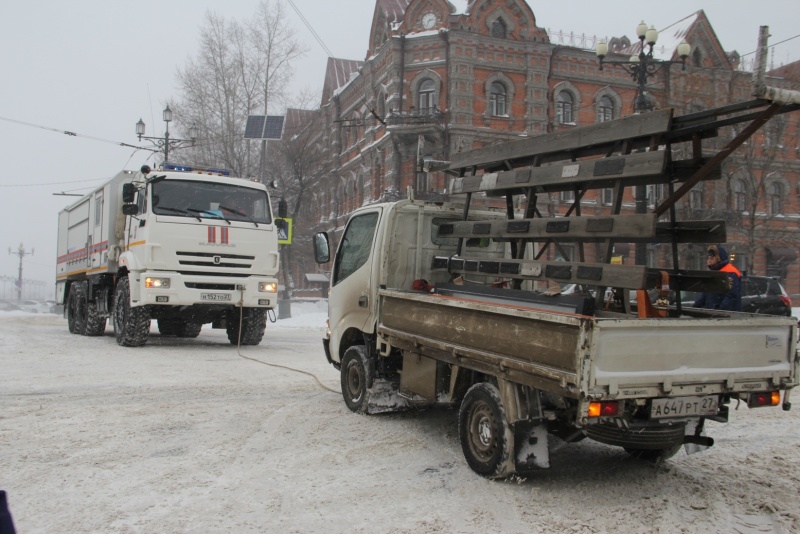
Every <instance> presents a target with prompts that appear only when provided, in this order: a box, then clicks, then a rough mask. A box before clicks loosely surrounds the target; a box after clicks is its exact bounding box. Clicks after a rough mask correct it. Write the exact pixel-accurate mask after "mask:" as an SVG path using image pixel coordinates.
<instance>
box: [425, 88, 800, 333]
mask: <svg viewBox="0 0 800 534" xmlns="http://www.w3.org/2000/svg"><path fill="white" fill-rule="evenodd" d="M797 109H800V104H797V103H780V102H773V101H770V100H765V99H755V100H750V101H747V102H742V103H739V104H733V105H729V106H724V107H720V108H715V109H711V110H706V111H701V112H697V113H692V114H689V115H683V116H679V117H675V116H673V110H672V109H663V110H659V111H654V112H651V113H645V114H641V115H635V116H632V117H626V118H623V119H618V120H613V121H608V122H602V123H598V124H596V125H592V126H586V127H582V128H574V129H571V130H567V131H564V132H559V133H554V134H549V135H544V136H540V137H533V138H529V139H523V140H519V141H515V142H509V143H505V144H502V145H496V146H488V147H485V148H482V149H478V150H473V151H470V152H468V153H465V154H463V155H456V156H455V157H454V158H453V159H452V161H450V163H449V165H448V166H447V167H446V168H445V169H444V170H445V171H446V172H448V173H450V174H452V175H454V176H455V178H454V179H453V180H452V187H451V192H452V193H454V194H459V193H461V194H464V195H466V201H465V207H464V222H459V223H454V224H450V225H442V226H441V227H440V229H439V232H440V235H441V236H443V237H444V236H447V237H453V238H458V239H459V245H458V249H457V252H456V255H454V256H452V257H438V258H436V259H435V260H434V265H433V267H434V268H437V269H447V270H448V271H449V272H450V273H451V275H453V276H458V275H461V276H469V275H482V276H484V277H492V276H494V277H500V278H507V279H510V280H511V281H512V285H513V287H514V288H517V289H519V288H520V287H521V285H522V282H523V281H524V280H553V281H557V282H559V283H574V284H580V285H583V286H587V287H593V288H594V294H595V295H596V297H595V298H596V304H597V307H598V308H599V307H600V305H601V304H602V303H603V299H604V295H605V293H606V288H616V289H620V290H622V291H620V292H619V294H620V295H626V294H627V292H628V291H631V290H632V291H637V293H638V297H642V296H644V293H645V292H646V290H648V289H656V288H657V289H660V290H665V289H666V287H665V286H667V285H668V286H669V289H670V290H674V291H680V290H688V291H711V292H715V291H716V292H724V291H725V290H726V282H727V276H726V274H725V273H720V272H712V271H693V270H686V269H681V268H680V266H679V263H678V248H677V247H678V244H680V243H724V242H725V241H726V226H725V221H724V220H698V221H690V220H683V221H679V220H678V219H677V216H676V210H675V204H676V202H677V201H678V200H679V199H680V198H681V197H683V196H684V195H685V194H686V193H687V192H688V191H689V190H690V189H691V188H692V187H693V186H694V185H696V184H697V183H698V182H700V181H702V180H718V179H719V178H720V177H721V173H720V164H721V163H722V161H723V160H724V159H725V158H726V157H728V156H729V155H730V154H731V153H732V152H733V151H734V150H735V149H736V148H737V147H739V146H740V145H741V144H742V143H744V142H745V141H746V140H747V139H749V138H750V137H751V136H752V135H753V134H754V133H755V132H756V131H757V130H758V129H759V128H760V127H761V126H763V125H764V124H765V123H766V122H767V121H768V120H769V119H770V118H772V117H773V116H775V115H777V114H779V113H787V112H790V111H794V110H797ZM738 124H744V127H743V128H741V130H740V131H739V133H738V134H736V135H735V136H734V137H733V138H732V139H730V140H729V141H728V143H727V144H726V145H725V146H724V148H722V149H721V150H719V151H718V152H716V153H715V154H713V155H711V156H708V155H707V154H704V151H703V146H702V145H703V143H702V141H703V140H704V139H710V138H713V137H717V136H718V135H719V133H720V128H722V127H724V126H732V125H738ZM686 144H688V145H689V147H690V157H688V158H681V157H680V156H679V154H681V153H685V152H686V150H676V148H677V147H678V146H680V147H681V148H683V146H685V145H686ZM655 184H664V185H665V186H666V187H667V188H668V191H669V194H668V196H667V197H666V198H665V199H664V200H663V201H662V202H661V203H660V204H658V205H657V206H655V209H653V211H652V212H650V213H645V214H635V215H622V214H621V213H622V204H623V193H624V190H625V189H626V188H629V187H637V186H646V185H655ZM600 188H612V189H613V201H612V203H611V206H610V214H609V215H604V216H597V215H593V216H582V213H581V200H582V199H583V197H584V195H585V194H586V192H587V191H589V190H593V189H600ZM564 191H569V192H572V194H573V197H574V200H573V202H572V204H571V205H570V206H569V208H568V210H567V211H566V213H565V214H564V215H563V216H562V217H543V215H542V213H541V211H540V209H539V207H538V206H537V199H538V196H537V195H538V194H539V193H560V192H564ZM477 193H484V194H485V195H486V196H487V197H504V198H505V203H506V207H507V213H508V220H507V221H496V222H491V223H489V222H468V221H467V218H468V215H469V210H470V205H471V204H472V202H473V195H475V194H477ZM515 195H524V196H525V197H526V199H527V206H526V208H525V213H524V216H523V218H515V213H514V199H513V197H514V196H515ZM470 238H478V239H480V238H492V239H495V240H506V241H508V242H510V245H511V254H512V256H513V258H514V259H513V260H501V261H500V260H498V261H495V260H487V259H481V258H470V257H465V256H462V250H463V243H464V240H465V239H470ZM533 242H536V243H541V246H540V247H539V248H538V250H537V251H536V252H535V254H534V255H533V259H526V253H525V251H526V245H527V243H533ZM650 242H658V243H670V244H671V245H672V258H673V262H672V263H673V264H672V266H671V268H667V269H660V268H659V269H655V268H645V267H643V266H640V265H630V266H629V265H612V264H610V260H611V257H612V251H613V246H614V244H615V243H650ZM563 243H576V244H577V261H568V262H563V261H558V262H555V261H544V260H542V259H541V258H542V257H543V256H544V254H545V253H546V252H547V250H548V248H549V247H550V246H551V245H552V246H554V247H555V248H556V249H557V250H558V251H559V252H560V254H561V255H562V257H567V256H568V255H567V254H566V253H565V252H564V249H563V247H562V244H563ZM588 243H602V250H604V253H603V254H601V257H602V258H604V259H605V263H587V262H585V250H584V247H585V245H586V244H588ZM636 300H637V302H639V303H640V305H639V307H638V314H639V316H641V317H648V316H654V314H658V313H664V312H658V311H656V310H654V309H652V308H651V307H650V306H648V305H647V304H648V303H649V299H647V298H646V299H642V298H637V299H636ZM618 302H619V303H620V304H621V305H622V307H623V310H622V311H625V312H630V309H628V307H629V299H628V298H626V297H624V298H620V299H619V300H618ZM643 302H644V303H645V305H644V306H643V305H641V303H643ZM670 313H671V314H673V315H675V314H678V315H679V314H681V313H684V312H683V310H681V304H680V299H677V301H676V309H675V310H672V311H671V312H670Z"/></svg>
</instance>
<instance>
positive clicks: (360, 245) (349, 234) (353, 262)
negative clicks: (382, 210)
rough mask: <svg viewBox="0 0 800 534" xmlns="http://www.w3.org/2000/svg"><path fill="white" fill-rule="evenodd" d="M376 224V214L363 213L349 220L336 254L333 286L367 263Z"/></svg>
mask: <svg viewBox="0 0 800 534" xmlns="http://www.w3.org/2000/svg"><path fill="white" fill-rule="evenodd" d="M377 224H378V213H377V212H372V213H365V214H364V215H358V216H356V217H353V218H352V219H350V222H349V223H348V224H347V228H346V229H345V231H344V236H343V237H342V242H341V243H340V244H339V250H338V251H337V253H336V263H335V265H336V267H335V269H334V272H333V285H336V284H338V283H339V282H341V281H342V280H344V279H346V278H347V277H348V276H350V275H351V274H353V273H354V272H356V271H357V270H358V269H359V268H361V266H363V265H364V264H365V263H366V262H367V260H368V259H369V255H370V253H371V252H372V241H373V238H374V237H375V227H376V226H377Z"/></svg>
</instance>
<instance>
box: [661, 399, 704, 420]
mask: <svg viewBox="0 0 800 534" xmlns="http://www.w3.org/2000/svg"><path fill="white" fill-rule="evenodd" d="M718 403H719V399H718V398H717V397H715V396H710V397H679V398H676V399H653V401H652V404H651V405H650V418H651V419H664V418H667V417H691V416H694V415H716V413H717V411H718V410H719V406H718Z"/></svg>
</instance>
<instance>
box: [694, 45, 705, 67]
mask: <svg viewBox="0 0 800 534" xmlns="http://www.w3.org/2000/svg"><path fill="white" fill-rule="evenodd" d="M692 66H694V67H702V66H703V54H701V53H700V49H699V48H695V49H694V52H692Z"/></svg>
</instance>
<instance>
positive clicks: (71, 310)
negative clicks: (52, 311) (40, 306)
mask: <svg viewBox="0 0 800 534" xmlns="http://www.w3.org/2000/svg"><path fill="white" fill-rule="evenodd" d="M77 287H78V284H77V283H74V284H72V285H71V286H69V294H68V295H67V302H66V304H65V305H64V308H65V311H66V312H67V329H68V330H69V333H70V334H77V333H78V317H77V309H76V300H77V293H78V289H77Z"/></svg>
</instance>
